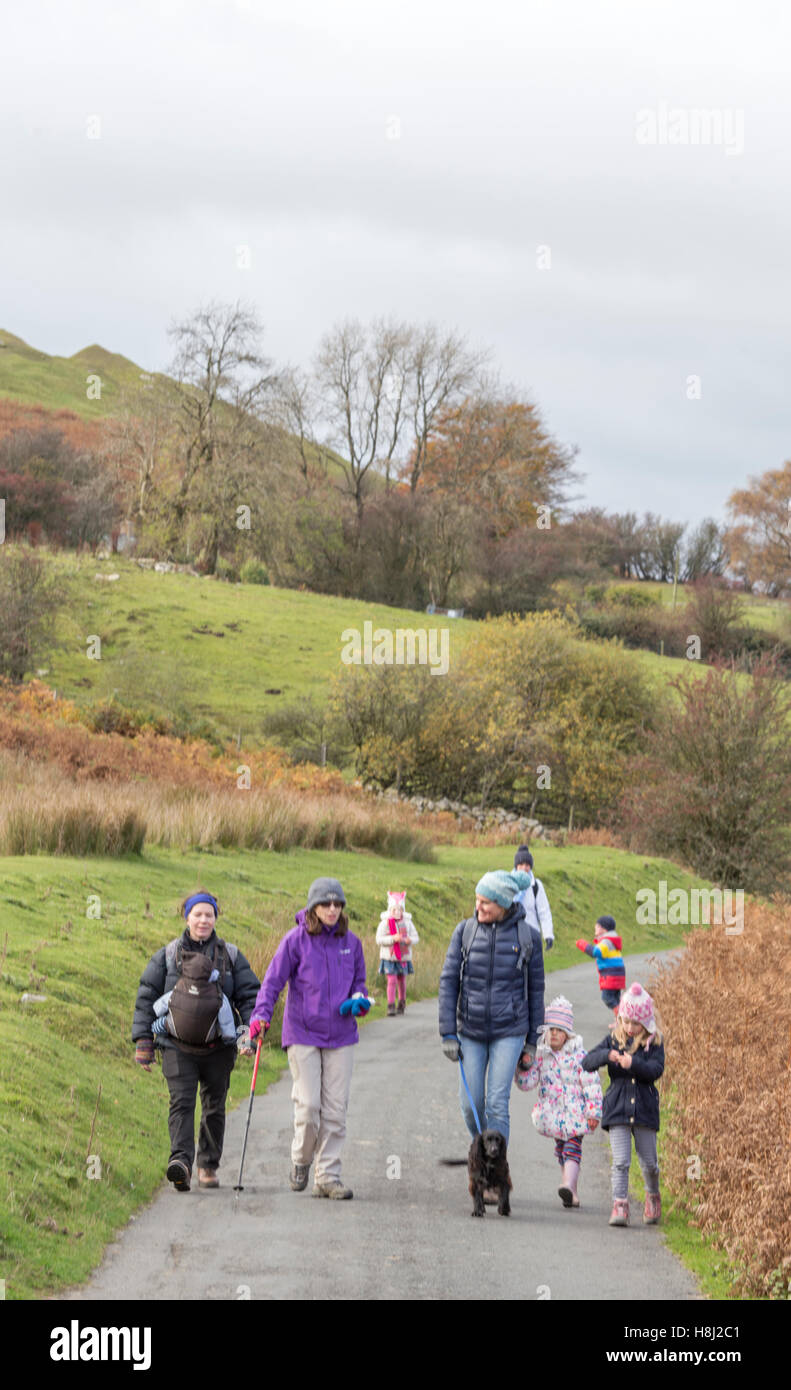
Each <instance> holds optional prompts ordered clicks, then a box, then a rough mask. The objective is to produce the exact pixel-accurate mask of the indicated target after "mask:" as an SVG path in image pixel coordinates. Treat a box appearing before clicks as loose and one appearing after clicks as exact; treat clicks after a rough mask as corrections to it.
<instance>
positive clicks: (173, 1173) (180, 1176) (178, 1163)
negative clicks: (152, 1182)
mask: <svg viewBox="0 0 791 1390" xmlns="http://www.w3.org/2000/svg"><path fill="white" fill-rule="evenodd" d="M166 1177H167V1180H168V1182H172V1184H173V1186H174V1187H175V1189H176V1191H177V1192H189V1190H190V1183H191V1182H192V1173H191V1172H190V1168H189V1165H188V1164H186V1163H185V1162H184V1160H183V1159H181V1158H172V1159H171V1160H170V1163H169V1164H168V1170H167V1174H166Z"/></svg>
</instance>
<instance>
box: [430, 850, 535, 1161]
mask: <svg viewBox="0 0 791 1390" xmlns="http://www.w3.org/2000/svg"><path fill="white" fill-rule="evenodd" d="M531 885H532V875H531V874H525V873H520V872H515V873H505V872H502V871H496V872H492V873H488V874H484V876H483V878H482V879H481V880H480V882H479V883H478V885H477V887H476V889H475V914H474V916H473V917H470V918H467V919H466V920H465V921H464V922H459V925H458V926H457V927H456V930H455V931H454V933H453V936H452V937H451V940H450V946H449V947H448V954H447V956H446V957H445V964H444V965H443V967H442V975H441V976H440V982H439V1031H440V1037H441V1038H442V1048H443V1051H444V1053H445V1056H446V1057H448V1058H449V1059H450V1061H452V1062H457V1061H458V1060H459V1057H460V1056H461V1059H462V1061H463V1063H464V1071H465V1073H466V1077H467V1084H468V1086H469V1088H470V1092H471V1095H472V1099H473V1101H474V1104H475V1109H476V1111H477V1112H478V1117H479V1119H480V1122H481V1128H482V1129H496V1130H499V1132H500V1133H501V1134H502V1135H504V1136H505V1139H506V1142H507V1141H508V1136H509V1132H510V1116H509V1109H508V1103H509V1099H510V1094H511V1084H512V1082H513V1079H514V1072H515V1070H516V1066H517V1063H518V1062H519V1060H520V1057H521V1058H522V1064H523V1065H524V1066H530V1065H531V1064H532V1062H533V1060H534V1058H535V1054H536V1043H537V1041H538V1030H539V1028H540V1027H541V1025H542V1023H543V1022H544V960H543V955H542V948H541V934H540V932H539V931H538V930H537V929H536V928H535V927H529V928H528V927H527V924H526V923H525V921H524V916H525V913H524V908H523V907H522V904H521V903H517V902H515V901H514V899H515V897H516V894H517V893H519V892H520V891H521V890H522V889H525V888H529V887H530V886H531ZM520 921H521V922H522V923H523V925H522V928H521V936H522V940H521V941H520V925H519V924H520ZM528 931H529V933H530V938H529V939H530V941H531V943H532V951H531V952H530V956H529V960H528V961H527V963H526V964H523V957H524V949H523V948H524V942H525V941H526V940H527V939H528V938H527V932H528ZM465 940H466V941H467V942H468V943H469V944H468V947H467V951H466V962H465V961H463V959H462V957H463V955H464V954H465V953H464V951H463V949H462V948H463V945H464V943H465ZM459 1100H460V1101H461V1109H462V1114H463V1116H464V1120H465V1122H466V1125H467V1128H468V1130H469V1132H470V1134H471V1135H472V1136H473V1137H474V1136H475V1135H476V1134H477V1132H478V1131H477V1126H476V1123H475V1115H474V1113H473V1109H472V1105H471V1104H470V1100H469V1098H468V1096H467V1092H466V1090H465V1088H464V1082H463V1079H462V1077H461V1074H460V1075H459Z"/></svg>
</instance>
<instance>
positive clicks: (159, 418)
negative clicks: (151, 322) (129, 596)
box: [105, 373, 179, 530]
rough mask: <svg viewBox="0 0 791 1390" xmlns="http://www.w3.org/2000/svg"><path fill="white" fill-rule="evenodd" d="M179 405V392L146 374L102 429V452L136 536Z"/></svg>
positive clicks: (165, 381) (167, 382)
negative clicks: (110, 465)
mask: <svg viewBox="0 0 791 1390" xmlns="http://www.w3.org/2000/svg"><path fill="white" fill-rule="evenodd" d="M178 404H179V398H178V392H177V391H176V390H175V389H174V387H173V383H172V382H171V381H170V380H169V378H168V377H166V376H163V375H161V374H159V373H157V374H156V375H149V374H148V373H145V374H144V375H143V376H142V379H141V381H140V382H139V384H136V386H135V388H134V390H132V391H127V392H125V393H124V395H123V397H122V401H121V406H120V408H119V410H118V411H117V412H116V413H115V414H114V415H113V416H112V417H111V418H110V419H109V420H108V421H107V423H106V426H105V452H106V455H107V458H108V460H109V461H110V462H111V463H112V464H113V465H114V468H115V472H116V476H117V477H118V479H119V491H120V495H121V499H122V501H123V505H124V510H125V512H126V516H127V518H128V519H129V520H130V521H132V522H133V523H134V525H135V528H136V529H138V530H139V528H140V527H141V526H142V525H143V524H144V523H145V521H146V520H147V518H148V514H149V510H150V507H151V501H152V497H153V494H154V493H155V491H156V489H157V485H158V483H160V482H161V476H160V475H161V472H162V463H163V456H164V453H165V450H166V448H167V443H168V438H169V436H170V435H171V434H172V432H173V428H174V420H175V414H176V411H177V409H178Z"/></svg>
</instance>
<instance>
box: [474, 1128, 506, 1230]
mask: <svg viewBox="0 0 791 1390" xmlns="http://www.w3.org/2000/svg"><path fill="white" fill-rule="evenodd" d="M505 1149H506V1145H505V1136H504V1135H502V1134H501V1133H500V1131H499V1130H498V1129H485V1130H484V1131H483V1134H478V1135H476V1137H475V1138H474V1139H473V1141H472V1143H471V1144H470V1152H469V1154H468V1156H467V1172H468V1173H469V1177H470V1196H471V1197H472V1214H473V1216H485V1215H486V1207H485V1206H484V1201H483V1194H484V1192H485V1191H486V1189H487V1188H492V1189H494V1191H496V1193H497V1197H498V1202H497V1211H498V1214H499V1215H500V1216H510V1215H511V1203H510V1201H509V1200H508V1194H509V1192H510V1190H511V1188H512V1187H513V1183H512V1182H511V1174H510V1172H509V1170H508V1159H507V1158H506V1156H505Z"/></svg>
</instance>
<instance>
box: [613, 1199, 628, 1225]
mask: <svg viewBox="0 0 791 1390" xmlns="http://www.w3.org/2000/svg"><path fill="white" fill-rule="evenodd" d="M610 1225H611V1226H628V1225H629V1198H628V1197H616V1198H615V1199H614V1201H613V1204H612V1215H611V1216H610Z"/></svg>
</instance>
